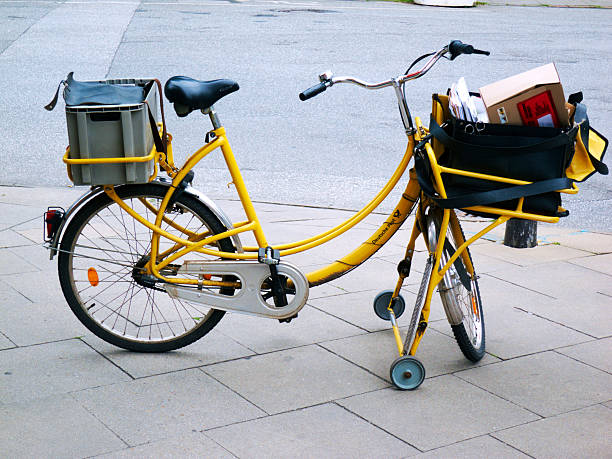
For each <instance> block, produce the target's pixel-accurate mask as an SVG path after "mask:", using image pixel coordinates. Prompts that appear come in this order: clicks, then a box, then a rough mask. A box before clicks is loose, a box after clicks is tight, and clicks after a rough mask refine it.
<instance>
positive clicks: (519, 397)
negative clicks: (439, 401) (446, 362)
mask: <svg viewBox="0 0 612 459" xmlns="http://www.w3.org/2000/svg"><path fill="white" fill-rule="evenodd" d="M456 376H458V377H460V378H461V379H464V380H465V381H469V382H471V383H472V384H475V385H477V386H478V387H482V388H483V389H485V390H487V391H490V392H492V393H494V394H497V395H499V396H500V397H503V398H504V399H506V400H509V401H511V402H514V403H516V404H517V405H519V406H522V407H524V408H526V409H528V410H530V411H533V412H535V413H538V414H539V415H541V416H543V417H548V416H554V415H557V414H561V413H565V412H568V411H571V410H576V409H580V408H584V407H586V406H590V405H593V404H596V403H602V402H606V401H608V400H610V398H611V397H612V375H610V374H609V373H605V372H603V371H601V370H597V369H596V368H593V367H590V366H588V365H585V364H583V363H580V362H577V361H576V360H574V359H570V358H569V357H566V356H564V355H560V354H558V353H556V352H542V353H539V354H534V355H530V356H526V357H520V358H517V359H513V360H508V361H505V362H500V363H495V364H493V365H487V366H485V367H479V368H473V369H470V370H466V371H463V372H459V373H456Z"/></svg>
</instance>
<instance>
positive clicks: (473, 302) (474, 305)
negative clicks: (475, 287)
mask: <svg viewBox="0 0 612 459" xmlns="http://www.w3.org/2000/svg"><path fill="white" fill-rule="evenodd" d="M472 311H474V315H475V316H476V317H478V305H477V304H476V297H475V296H474V295H472Z"/></svg>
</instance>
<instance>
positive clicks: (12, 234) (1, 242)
mask: <svg viewBox="0 0 612 459" xmlns="http://www.w3.org/2000/svg"><path fill="white" fill-rule="evenodd" d="M30 244H32V241H31V240H30V239H28V238H27V237H25V236H22V235H21V234H19V233H18V232H17V231H15V230H14V229H13V228H5V229H4V230H2V231H0V248H7V247H21V246H24V245H30Z"/></svg>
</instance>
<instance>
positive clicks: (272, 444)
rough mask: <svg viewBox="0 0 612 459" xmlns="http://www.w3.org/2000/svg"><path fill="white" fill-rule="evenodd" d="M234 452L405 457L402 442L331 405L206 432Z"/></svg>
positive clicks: (406, 447)
mask: <svg viewBox="0 0 612 459" xmlns="http://www.w3.org/2000/svg"><path fill="white" fill-rule="evenodd" d="M206 435H207V436H209V437H210V438H212V439H213V440H215V442H217V443H219V444H220V445H221V446H223V447H224V448H226V449H227V450H229V451H231V452H232V453H233V454H234V455H236V456H237V457H245V458H246V457H250V458H285V457H295V458H312V457H325V458H346V457H372V458H373V457H381V458H382V457H406V456H411V455H413V454H414V453H416V452H418V451H417V450H416V449H414V448H412V447H411V446H409V445H408V444H406V443H405V442H403V441H401V440H399V439H397V438H395V437H393V436H392V435H389V434H388V433H386V432H384V431H383V430H381V429H379V428H378V427H376V426H374V425H372V424H370V423H368V422H366V421H364V420H363V419H360V418H359V417H357V416H355V415H354V414H352V413H349V412H348V411H346V410H345V409H344V408H341V407H339V406H338V405H335V404H329V403H328V404H325V405H320V406H315V407H311V408H305V409H302V410H297V411H291V412H288V413H283V414H279V415H275V416H268V417H266V418H263V419H256V420H254V421H248V422H244V423H241V424H234V425H232V426H228V427H222V428H219V429H214V430H209V431H206Z"/></svg>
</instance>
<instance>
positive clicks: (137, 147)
mask: <svg viewBox="0 0 612 459" xmlns="http://www.w3.org/2000/svg"><path fill="white" fill-rule="evenodd" d="M149 81H151V80H150V79H115V80H104V81H100V83H108V84H125V85H145V84H146V83H148V82H149ZM145 100H146V102H147V103H148V105H149V107H150V108H151V112H152V113H153V117H154V118H155V121H156V122H157V117H158V115H157V112H158V104H159V101H158V95H157V85H155V84H153V85H152V86H151V89H150V90H149V92H148V93H147V94H146V95H145ZM66 123H67V126H68V139H69V141H70V155H69V158H71V159H91V158H122V157H138V156H140V157H142V156H147V155H149V154H150V153H151V149H152V148H153V143H154V142H153V134H152V133H151V127H150V123H149V113H148V110H147V105H146V104H145V103H141V104H136V105H80V106H72V107H68V106H66ZM154 163H155V162H154V160H150V161H146V162H132V163H112V164H71V165H70V169H71V173H72V181H73V182H74V184H75V185H119V184H122V183H146V182H148V181H149V179H150V177H151V175H152V174H153V170H154Z"/></svg>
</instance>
